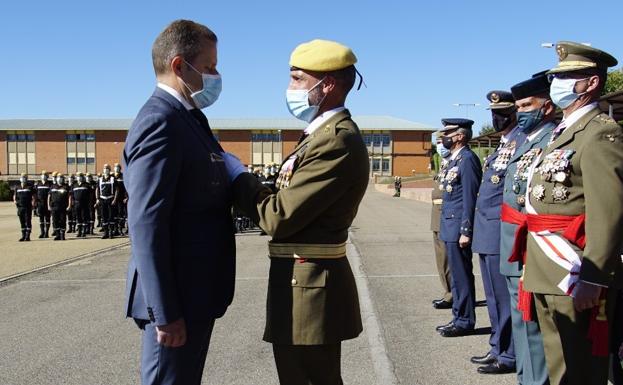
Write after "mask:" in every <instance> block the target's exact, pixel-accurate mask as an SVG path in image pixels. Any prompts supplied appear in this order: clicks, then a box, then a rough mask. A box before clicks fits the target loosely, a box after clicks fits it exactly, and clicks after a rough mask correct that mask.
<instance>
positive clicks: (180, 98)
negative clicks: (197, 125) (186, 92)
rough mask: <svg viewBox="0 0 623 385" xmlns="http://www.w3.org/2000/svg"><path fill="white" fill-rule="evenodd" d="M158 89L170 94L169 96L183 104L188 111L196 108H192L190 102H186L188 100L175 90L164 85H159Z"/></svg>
mask: <svg viewBox="0 0 623 385" xmlns="http://www.w3.org/2000/svg"><path fill="white" fill-rule="evenodd" d="M158 88H160V89H161V90H163V91H164V92H166V93H168V94H169V95H171V96H173V97H174V98H175V99H177V100H178V101H179V102H180V103H182V105H183V106H184V108H186V109H187V110H189V111H190V110H192V109H194V108H195V107H193V106H191V105H190V103H188V101H186V99H184V97H183V96H182V95H181V94H180V93H179V92H177V91H176V90H174V89H173V88H171V87H169V86H167V85H166V84H164V83H158Z"/></svg>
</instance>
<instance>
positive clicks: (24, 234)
mask: <svg viewBox="0 0 623 385" xmlns="http://www.w3.org/2000/svg"><path fill="white" fill-rule="evenodd" d="M25 239H26V232H25V231H22V237H21V238H20V239H18V240H17V241H18V242H24V240H25Z"/></svg>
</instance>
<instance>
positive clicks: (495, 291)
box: [480, 254, 515, 366]
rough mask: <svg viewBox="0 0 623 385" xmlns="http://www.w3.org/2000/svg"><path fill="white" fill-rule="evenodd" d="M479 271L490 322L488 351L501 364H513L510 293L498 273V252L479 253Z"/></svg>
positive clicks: (513, 349)
mask: <svg viewBox="0 0 623 385" xmlns="http://www.w3.org/2000/svg"><path fill="white" fill-rule="evenodd" d="M480 272H481V274H482V284H483V287H484V290H485V296H486V299H487V310H488V311H489V321H490V322H491V336H490V337H489V345H491V350H490V352H491V354H492V355H493V356H495V357H496V358H497V359H498V362H500V363H501V364H504V365H507V366H515V347H514V343H513V328H512V322H511V307H510V295H509V294H508V288H507V287H506V278H505V277H504V276H503V275H502V273H500V254H480Z"/></svg>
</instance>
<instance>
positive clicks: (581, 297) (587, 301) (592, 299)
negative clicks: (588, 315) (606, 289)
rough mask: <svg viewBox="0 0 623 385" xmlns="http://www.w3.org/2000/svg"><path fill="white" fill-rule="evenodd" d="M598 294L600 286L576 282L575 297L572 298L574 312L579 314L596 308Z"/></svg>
mask: <svg viewBox="0 0 623 385" xmlns="http://www.w3.org/2000/svg"><path fill="white" fill-rule="evenodd" d="M600 294H601V286H597V285H593V284H590V283H588V282H584V281H578V283H577V285H576V287H575V296H574V297H573V306H574V307H575V310H576V311H578V312H580V311H584V310H586V309H592V308H594V307H595V306H598V305H599V296H600Z"/></svg>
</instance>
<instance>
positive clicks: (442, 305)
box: [433, 299, 452, 309]
mask: <svg viewBox="0 0 623 385" xmlns="http://www.w3.org/2000/svg"><path fill="white" fill-rule="evenodd" d="M433 307H434V308H435V309H452V302H448V301H446V300H445V299H442V300H441V301H439V302H435V303H434V304H433Z"/></svg>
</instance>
